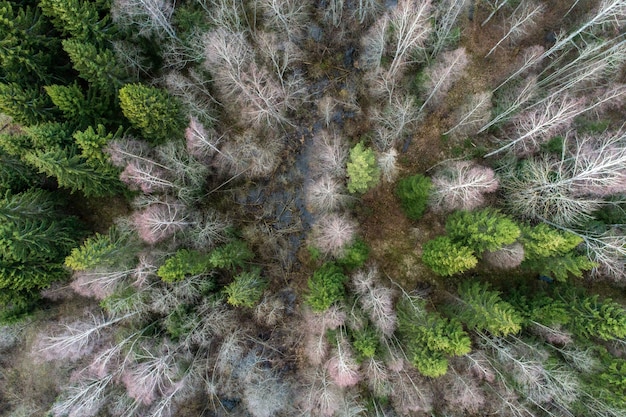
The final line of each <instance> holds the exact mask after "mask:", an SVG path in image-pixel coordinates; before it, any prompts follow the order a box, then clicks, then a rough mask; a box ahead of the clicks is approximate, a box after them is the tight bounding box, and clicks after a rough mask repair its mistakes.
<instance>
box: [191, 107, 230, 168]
mask: <svg viewBox="0 0 626 417" xmlns="http://www.w3.org/2000/svg"><path fill="white" fill-rule="evenodd" d="M216 136H217V134H216V133H215V131H213V130H212V129H210V130H207V129H205V127H204V126H203V125H202V123H200V122H199V121H198V119H196V118H195V117H190V118H189V126H188V127H187V129H185V139H186V140H187V152H189V155H191V156H193V157H194V158H196V159H198V160H199V161H204V160H206V159H207V158H210V157H211V156H212V155H214V154H215V153H220V150H219V149H218V145H219V143H220V141H221V139H222V137H216Z"/></svg>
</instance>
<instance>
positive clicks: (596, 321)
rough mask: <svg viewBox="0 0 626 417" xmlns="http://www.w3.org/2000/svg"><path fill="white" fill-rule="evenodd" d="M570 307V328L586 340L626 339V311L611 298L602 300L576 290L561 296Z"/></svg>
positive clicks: (562, 293) (565, 292)
mask: <svg viewBox="0 0 626 417" xmlns="http://www.w3.org/2000/svg"><path fill="white" fill-rule="evenodd" d="M559 295H560V297H561V299H562V300H563V301H564V302H565V303H566V304H567V305H568V307H569V312H570V317H571V320H570V322H569V324H568V327H569V328H570V329H571V330H572V331H573V332H574V333H575V334H576V335H578V336H580V337H583V338H585V339H588V338H591V337H597V338H598V339H602V340H615V339H623V338H624V337H626V310H625V309H624V308H623V307H622V306H621V305H620V304H618V303H616V302H614V301H612V300H611V299H610V298H606V299H603V300H602V299H600V297H599V296H598V295H597V294H595V295H586V294H584V293H582V292H580V291H577V290H575V289H568V290H566V291H564V292H561V293H560V294H559Z"/></svg>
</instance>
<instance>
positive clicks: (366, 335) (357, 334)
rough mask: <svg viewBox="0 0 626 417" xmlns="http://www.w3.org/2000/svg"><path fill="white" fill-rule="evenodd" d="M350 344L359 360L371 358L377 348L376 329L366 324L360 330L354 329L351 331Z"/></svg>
mask: <svg viewBox="0 0 626 417" xmlns="http://www.w3.org/2000/svg"><path fill="white" fill-rule="evenodd" d="M352 338H353V339H354V341H353V342H352V346H354V350H355V351H356V353H357V354H358V357H359V359H360V360H363V359H369V358H373V357H374V356H375V355H376V351H377V350H378V344H379V342H378V335H377V334H376V331H375V330H374V329H373V328H372V327H370V326H367V327H365V328H363V329H361V330H357V331H354V332H353V333H352Z"/></svg>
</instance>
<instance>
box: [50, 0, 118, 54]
mask: <svg viewBox="0 0 626 417" xmlns="http://www.w3.org/2000/svg"><path fill="white" fill-rule="evenodd" d="M39 7H40V8H41V10H42V12H43V13H44V15H46V16H48V17H49V18H50V21H51V22H52V24H53V25H54V27H55V28H56V29H57V30H58V31H59V32H61V33H62V34H69V35H71V36H72V37H73V38H75V39H77V40H79V41H83V42H96V43H101V42H103V41H104V40H105V39H107V36H109V32H111V27H110V22H109V20H110V19H109V15H108V14H106V15H105V17H104V18H100V12H101V10H99V8H98V4H97V3H96V2H93V1H88V0H39Z"/></svg>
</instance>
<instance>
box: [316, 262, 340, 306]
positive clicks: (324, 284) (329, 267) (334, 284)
mask: <svg viewBox="0 0 626 417" xmlns="http://www.w3.org/2000/svg"><path fill="white" fill-rule="evenodd" d="M347 280H348V278H347V277H346V276H345V275H344V274H343V272H342V270H341V268H340V267H339V266H337V265H336V264H334V263H331V262H328V263H325V264H324V265H322V266H321V267H320V268H318V269H317V270H316V271H315V272H314V273H313V276H312V277H311V278H309V281H308V285H309V294H308V296H307V297H306V302H307V304H308V305H310V306H311V308H312V309H313V311H318V312H322V311H325V310H327V309H328V308H329V307H330V306H331V305H333V304H334V303H336V302H337V301H340V300H342V299H343V298H344V297H345V294H346V289H345V287H344V283H345V282H346V281H347Z"/></svg>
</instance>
